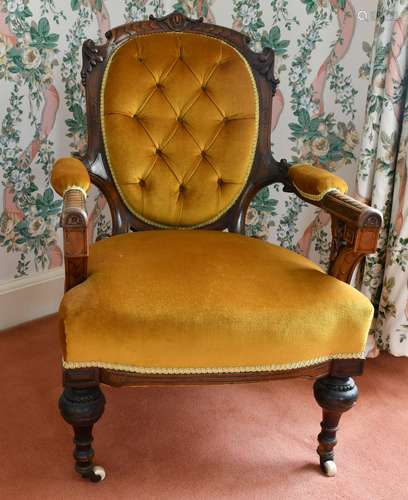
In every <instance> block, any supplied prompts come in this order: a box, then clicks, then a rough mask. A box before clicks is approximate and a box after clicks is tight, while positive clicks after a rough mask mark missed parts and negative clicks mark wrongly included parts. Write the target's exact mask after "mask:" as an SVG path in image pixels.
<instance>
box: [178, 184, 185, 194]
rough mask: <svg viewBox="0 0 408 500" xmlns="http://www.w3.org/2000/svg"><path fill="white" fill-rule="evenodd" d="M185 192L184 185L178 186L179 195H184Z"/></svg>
mask: <svg viewBox="0 0 408 500" xmlns="http://www.w3.org/2000/svg"><path fill="white" fill-rule="evenodd" d="M185 190H186V187H185V186H184V184H180V186H179V192H180V193H184V192H185Z"/></svg>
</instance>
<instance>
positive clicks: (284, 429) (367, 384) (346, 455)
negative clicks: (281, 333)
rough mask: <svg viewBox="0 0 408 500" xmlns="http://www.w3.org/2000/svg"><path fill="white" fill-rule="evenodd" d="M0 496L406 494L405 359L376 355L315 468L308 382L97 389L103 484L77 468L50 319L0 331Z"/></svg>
mask: <svg viewBox="0 0 408 500" xmlns="http://www.w3.org/2000/svg"><path fill="white" fill-rule="evenodd" d="M0 363H1V374H2V377H1V392H0V401H1V407H0V453H1V458H2V464H1V475H0V499H1V500H9V499H10V500H11V499H13V500H14V499H28V500H31V499H32V500H37V499H41V500H46V499H50V500H51V499H52V500H62V499H63V500H74V499H79V498H81V499H86V500H88V499H89V500H90V499H98V500H105V499H109V500H111V499H115V500H120V499H137V500H144V499H166V500H168V499H171V500H172V499H177V500H187V499H188V500H190V499H195V500H199V499H206V500H207V499H234V500H240V499H251V500H253V499H254V500H258V499H259V500H261V499H262V500H264V499H285V500H286V499H296V500H300V499H302V500H304V499H353V500H354V499H359V500H360V499H361V500H363V499H370V500H373V499H381V500H382V499H384V500H385V499H393V500H394V499H395V500H400V499H401V500H405V499H408V389H407V385H408V359H406V358H400V359H397V358H392V357H391V356H387V355H383V356H382V357H381V358H379V359H376V360H370V361H369V362H368V364H367V369H366V374H365V376H363V377H361V378H359V379H358V380H359V382H360V383H359V387H360V396H361V397H360V401H359V404H358V405H357V407H356V408H354V409H353V410H351V411H350V413H347V414H345V415H344V417H343V420H342V426H341V430H340V432H339V436H338V437H339V444H338V446H337V466H338V474H337V476H336V477H335V478H326V477H324V476H323V475H322V474H321V473H320V472H319V469H318V466H317V463H318V460H317V458H318V457H317V454H316V453H315V448H316V435H317V433H318V431H319V422H320V411H319V408H318V406H317V404H316V403H315V401H314V398H313V395H312V383H311V382H310V381H307V380H288V381H278V382H268V383H262V384H253V385H235V386H215V387H209V386H207V387H206V386H202V387H174V388H133V389H132V388H123V389H111V388H105V391H104V392H105V395H106V397H107V407H106V411H105V415H104V416H103V417H102V419H101V420H100V422H99V424H98V425H97V426H96V432H95V449H96V455H97V463H100V464H101V465H103V466H104V467H105V469H106V470H107V474H108V475H107V478H106V480H105V481H104V482H103V483H100V484H92V483H88V482H86V481H84V480H82V479H81V478H80V477H79V476H77V475H76V474H75V473H74V471H73V460H72V456H71V455H72V449H73V447H72V442H71V432H70V428H69V427H68V425H67V424H65V422H64V421H63V420H62V418H61V417H60V416H59V413H58V409H57V399H58V397H59V395H60V392H61V387H60V381H61V374H60V373H61V372H60V353H59V345H58V335H57V332H56V320H55V318H45V319H42V320H39V321H36V322H33V323H29V324H27V325H24V326H22V327H19V328H15V329H12V330H8V331H7V332H3V333H1V334H0Z"/></svg>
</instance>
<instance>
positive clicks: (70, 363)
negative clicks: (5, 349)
mask: <svg viewBox="0 0 408 500" xmlns="http://www.w3.org/2000/svg"><path fill="white" fill-rule="evenodd" d="M106 37H107V42H106V43H105V44H104V45H101V46H96V45H95V44H94V43H93V42H92V41H90V40H88V41H86V42H85V43H84V46H83V70H82V81H83V84H84V85H85V89H86V104H87V118H88V149H87V152H86V154H85V156H84V157H81V158H79V157H78V158H63V159H60V160H58V161H57V162H56V164H55V166H54V169H53V172H52V185H53V186H54V188H55V189H56V191H57V192H58V193H59V194H60V195H61V196H63V199H64V205H63V212H62V217H61V224H62V227H63V231H64V252H65V272H66V281H65V283H66V293H65V295H64V298H63V300H62V303H61V308H60V317H61V339H62V350H63V384H64V391H63V393H62V396H61V398H60V402H59V407H60V411H61V413H62V416H63V418H64V419H65V420H66V421H67V422H68V423H69V424H71V425H72V427H73V430H74V442H75V451H74V457H75V467H76V470H77V471H78V472H79V473H80V474H81V475H82V477H84V478H88V479H90V480H91V481H99V480H101V479H103V478H104V477H105V472H104V470H103V469H102V468H101V467H99V466H95V465H94V463H93V457H94V452H93V449H92V446H91V442H92V428H93V425H94V424H95V423H96V422H97V421H98V419H99V418H100V417H101V415H102V413H103V410H104V405H105V398H104V396H103V393H102V391H101V388H100V385H101V384H108V385H111V386H124V385H133V386H137V385H140V386H145V385H150V384H151V385H155V384H156V385H157V384H159V385H167V384H214V383H236V382H259V381H267V380H272V379H279V378H287V377H305V376H307V377H311V378H314V379H316V380H315V383H314V394H315V398H316V400H317V402H318V404H319V405H320V406H321V407H322V409H323V421H322V423H321V432H320V434H319V436H318V442H319V444H318V449H317V452H318V454H319V457H320V466H321V468H322V470H323V472H325V473H326V474H327V475H334V474H335V472H336V466H335V463H334V453H333V448H334V446H335V444H336V431H337V426H338V422H339V420H340V417H341V415H342V413H343V412H345V411H347V410H349V409H350V408H351V407H352V406H353V405H354V404H355V402H356V400H357V395H358V391H357V387H356V384H355V382H354V380H353V379H352V378H351V377H353V376H355V375H360V374H361V373H362V371H363V363H364V361H363V358H364V345H365V341H366V338H367V334H368V330H369V326H370V322H371V319H372V315H373V308H372V305H371V304H370V302H369V301H368V299H367V298H365V297H364V296H363V295H362V294H360V293H359V292H358V291H357V290H355V289H354V288H352V287H351V286H350V285H349V284H348V283H350V280H351V277H352V273H353V270H354V269H355V267H356V265H357V263H358V262H359V261H360V260H361V259H362V258H363V257H364V255H367V254H368V253H370V252H373V251H374V250H375V249H376V243H377V238H378V232H379V229H380V227H381V223H382V219H381V214H380V213H379V212H378V211H377V210H374V209H372V208H370V207H368V206H366V205H364V204H362V203H359V202H357V201H356V200H354V199H352V198H350V197H349V196H347V195H346V194H345V192H346V190H347V186H346V184H345V183H344V181H342V180H341V179H339V178H338V177H336V176H334V175H332V174H330V173H327V172H326V171H325V170H324V169H319V168H316V167H313V166H310V165H295V166H289V165H288V164H287V162H286V161H284V160H282V161H280V162H277V161H276V160H275V159H274V158H273V157H272V154H271V144H270V132H271V127H270V123H271V108H272V97H273V94H274V91H275V89H276V86H277V83H278V82H277V80H275V78H274V71H273V65H274V53H273V51H272V50H270V49H265V50H264V51H263V52H262V53H255V52H252V51H251V50H250V49H249V47H248V39H247V37H246V36H245V35H243V34H241V33H238V32H236V31H233V30H230V29H227V28H222V27H219V26H215V25H211V24H206V23H204V22H202V19H199V20H191V19H188V18H186V17H184V16H183V15H181V14H179V13H173V14H171V15H169V16H167V17H164V18H162V19H156V18H153V17H151V18H150V19H149V20H148V21H142V22H135V23H130V24H126V25H123V26H120V27H118V28H116V29H113V30H111V31H109V32H108V33H107V34H106ZM90 182H92V183H94V184H95V185H96V186H98V187H99V189H101V191H102V192H103V193H104V195H105V197H106V199H107V202H108V204H109V207H110V211H111V215H112V222H113V236H112V237H110V238H108V239H106V240H102V241H98V242H97V243H95V244H93V245H90V246H89V244H88V243H89V242H88V241H87V231H86V228H87V214H86V208H85V200H86V192H87V190H88V188H89V185H90ZM276 182H280V183H282V184H283V185H284V189H285V191H288V192H292V193H295V194H297V195H298V196H300V197H301V198H303V199H305V200H306V201H308V202H310V203H313V204H314V205H316V206H318V207H320V208H322V209H323V210H327V211H328V212H329V213H330V214H331V216H332V231H333V243H332V251H331V265H330V269H329V272H328V274H326V273H325V272H323V271H322V270H321V269H320V268H319V266H317V265H316V264H314V263H312V262H311V261H309V260H308V259H306V258H304V257H302V256H300V255H297V254H295V253H293V252H290V251H288V250H286V249H283V248H279V247H277V246H275V245H272V244H269V243H266V242H263V241H259V240H255V239H251V238H248V237H246V236H244V231H245V214H246V211H247V208H248V206H249V203H250V201H251V199H252V198H253V197H254V196H255V194H256V193H257V192H258V191H259V190H260V189H261V188H263V187H264V186H267V185H268V184H271V183H276ZM225 230H227V231H225Z"/></svg>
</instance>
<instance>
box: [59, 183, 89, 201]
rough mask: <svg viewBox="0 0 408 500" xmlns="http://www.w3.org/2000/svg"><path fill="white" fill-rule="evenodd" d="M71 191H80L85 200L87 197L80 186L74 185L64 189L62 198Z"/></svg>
mask: <svg viewBox="0 0 408 500" xmlns="http://www.w3.org/2000/svg"><path fill="white" fill-rule="evenodd" d="M71 189H75V190H77V191H81V193H82V194H83V195H84V196H85V198H86V197H87V194H86V191H85V189H84V188H82V187H81V186H75V185H72V186H68V187H66V188H65V189H64V192H63V193H62V196H64V195H65V193H66V192H67V191H71Z"/></svg>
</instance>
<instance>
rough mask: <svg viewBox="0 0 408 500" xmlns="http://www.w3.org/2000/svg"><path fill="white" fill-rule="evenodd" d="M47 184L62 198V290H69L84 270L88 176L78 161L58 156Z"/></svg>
mask: <svg viewBox="0 0 408 500" xmlns="http://www.w3.org/2000/svg"><path fill="white" fill-rule="evenodd" d="M51 184H52V186H53V188H54V189H55V190H56V191H57V193H58V194H60V195H61V196H62V197H63V200H64V201H63V208H62V213H61V226H62V228H63V232H64V261H65V290H69V289H70V288H72V287H74V286H75V285H78V284H79V283H82V282H83V281H85V280H86V278H87V273H88V252H89V245H88V231H87V226H88V215H87V211H86V192H87V190H88V189H89V187H90V178H89V174H88V171H87V170H86V167H85V165H84V164H83V163H82V162H81V161H80V160H78V159H76V158H62V159H60V160H58V161H57V162H56V163H55V165H54V167H53V170H52V174H51Z"/></svg>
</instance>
